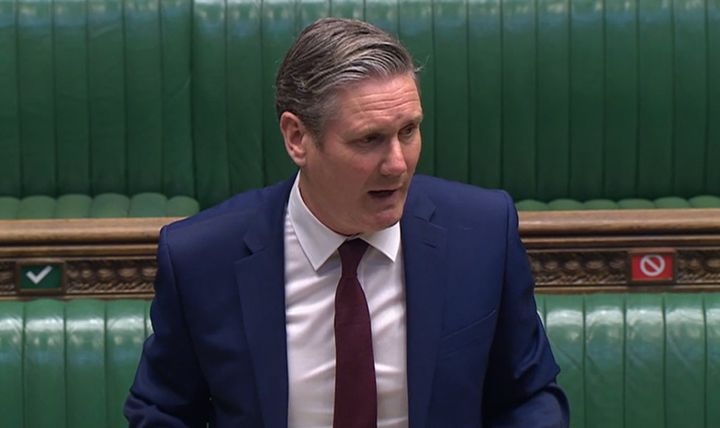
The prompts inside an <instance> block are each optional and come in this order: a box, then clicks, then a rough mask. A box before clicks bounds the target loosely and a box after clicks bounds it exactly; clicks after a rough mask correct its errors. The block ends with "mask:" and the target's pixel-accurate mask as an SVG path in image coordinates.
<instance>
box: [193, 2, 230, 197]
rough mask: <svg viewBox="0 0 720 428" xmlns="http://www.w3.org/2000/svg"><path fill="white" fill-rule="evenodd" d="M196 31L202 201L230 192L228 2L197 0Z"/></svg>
mask: <svg viewBox="0 0 720 428" xmlns="http://www.w3.org/2000/svg"><path fill="white" fill-rule="evenodd" d="M193 4H194V7H193V27H192V28H193V30H192V31H193V32H192V54H193V58H192V67H193V81H192V88H193V120H192V126H193V142H194V147H195V162H196V167H195V170H196V173H197V177H196V190H197V193H198V196H199V198H200V203H201V204H203V205H210V204H215V203H218V202H220V201H221V200H222V199H224V198H226V197H227V196H228V194H229V193H230V176H229V172H228V163H227V158H228V147H227V143H228V142H227V91H226V87H225V84H226V82H227V80H226V79H227V77H228V76H227V75H226V69H225V64H226V54H227V51H226V46H225V32H226V30H227V29H226V26H225V12H226V11H225V2H224V1H223V0H210V1H203V2H194V3H193Z"/></svg>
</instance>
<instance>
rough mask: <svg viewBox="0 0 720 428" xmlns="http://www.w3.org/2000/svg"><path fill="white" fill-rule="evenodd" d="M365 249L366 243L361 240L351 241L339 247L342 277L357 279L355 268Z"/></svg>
mask: <svg viewBox="0 0 720 428" xmlns="http://www.w3.org/2000/svg"><path fill="white" fill-rule="evenodd" d="M367 247H368V243H367V242H365V241H363V240H362V239H351V240H350V241H345V242H343V243H342V245H340V247H339V248H338V252H339V253H340V262H341V263H342V276H343V277H346V278H347V277H351V278H355V277H357V267H358V265H359V264H360V260H361V259H362V257H363V254H365V250H367Z"/></svg>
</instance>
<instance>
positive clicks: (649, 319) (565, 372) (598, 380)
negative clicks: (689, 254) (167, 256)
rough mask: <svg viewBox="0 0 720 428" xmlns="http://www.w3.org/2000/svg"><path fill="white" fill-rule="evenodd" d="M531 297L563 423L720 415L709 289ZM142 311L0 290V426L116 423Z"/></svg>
mask: <svg viewBox="0 0 720 428" xmlns="http://www.w3.org/2000/svg"><path fill="white" fill-rule="evenodd" d="M537 303H538V314H539V315H540V316H541V318H542V320H543V322H544V324H545V327H546V330H547V334H548V337H549V339H550V342H551V344H552V347H553V352H554V354H555V358H556V360H557V362H558V363H559V365H560V366H561V368H562V371H561V373H560V375H559V377H558V382H559V383H560V384H561V385H562V387H563V388H564V389H565V391H566V393H567V395H568V398H569V400H570V408H571V428H586V427H631V428H656V427H666V428H687V427H701V426H705V427H718V426H720V406H717V405H716V403H717V397H718V396H719V395H720V293H694V294H680V293H678V294H661V293H632V294H592V295H577V294H575V295H572V294H567V295H537ZM148 310H149V302H147V301H142V300H133V301H131V300H114V301H113V300H106V301H98V300H90V299H82V300H72V301H68V302H62V301H58V300H35V301H29V302H19V301H0V394H2V397H3V400H0V426H2V427H18V428H22V427H27V428H30V427H51V426H52V427H72V428H85V427H88V428H96V427H121V426H127V422H125V421H124V419H123V416H122V404H123V402H124V400H125V398H126V396H127V393H128V388H129V387H130V384H131V383H132V379H133V375H134V373H135V369H136V367H137V363H138V359H139V356H140V352H141V348H142V343H143V341H144V339H145V337H146V336H147V335H149V334H150V333H151V332H152V327H151V325H150V318H149V316H148ZM61 421H67V423H64V424H63V423H60V422H61Z"/></svg>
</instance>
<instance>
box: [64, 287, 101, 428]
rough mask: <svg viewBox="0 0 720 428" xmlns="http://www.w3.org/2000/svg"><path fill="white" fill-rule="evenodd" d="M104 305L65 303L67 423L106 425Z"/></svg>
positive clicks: (75, 424) (97, 303)
mask: <svg viewBox="0 0 720 428" xmlns="http://www.w3.org/2000/svg"><path fill="white" fill-rule="evenodd" d="M105 306H106V305H105V304H104V303H103V302H99V301H93V300H74V301H71V302H68V303H67V304H66V307H65V343H66V350H65V358H66V361H65V377H66V379H67V387H66V394H67V421H68V427H72V428H81V427H87V428H90V427H104V426H108V425H106V421H107V398H108V397H107V391H106V389H105V384H106V382H107V379H106V371H107V370H106V369H107V367H106V358H105V355H106V350H105V344H106V328H105V327H106V326H105Z"/></svg>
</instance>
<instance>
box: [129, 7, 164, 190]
mask: <svg viewBox="0 0 720 428" xmlns="http://www.w3.org/2000/svg"><path fill="white" fill-rule="evenodd" d="M124 2H125V3H124V4H125V7H124V10H123V12H124V15H123V18H124V22H125V40H124V42H125V70H126V78H125V105H126V110H127V115H126V120H127V129H126V132H127V137H126V144H127V177H128V183H127V185H128V186H127V192H128V193H129V194H131V195H132V194H135V193H140V192H149V191H153V190H158V189H162V184H163V183H162V181H163V180H162V172H163V171H162V155H163V132H162V131H163V120H162V119H163V114H162V105H163V100H162V92H163V85H162V78H163V75H162V71H163V69H162V54H161V52H162V46H161V37H162V35H161V33H160V20H159V19H158V17H159V16H160V15H159V9H160V1H159V0H124Z"/></svg>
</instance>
